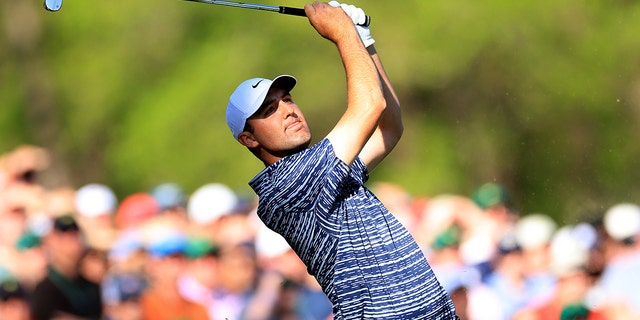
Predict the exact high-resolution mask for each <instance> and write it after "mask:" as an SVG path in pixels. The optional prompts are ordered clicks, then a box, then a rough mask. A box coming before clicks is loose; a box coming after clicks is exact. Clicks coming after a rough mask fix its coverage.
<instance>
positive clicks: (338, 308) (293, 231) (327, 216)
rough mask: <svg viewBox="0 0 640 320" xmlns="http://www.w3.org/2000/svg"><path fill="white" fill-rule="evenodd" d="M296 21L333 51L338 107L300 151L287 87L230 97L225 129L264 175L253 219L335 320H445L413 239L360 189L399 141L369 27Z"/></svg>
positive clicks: (324, 11) (351, 13)
mask: <svg viewBox="0 0 640 320" xmlns="http://www.w3.org/2000/svg"><path fill="white" fill-rule="evenodd" d="M305 12H306V15H307V17H308V18H309V22H310V23H311V25H312V26H313V27H314V28H315V30H316V31H317V32H318V33H319V34H320V35H321V36H322V37H324V38H326V39H328V40H329V41H331V42H332V43H333V44H335V45H336V47H337V49H338V52H339V54H340V57H341V59H342V63H343V66H344V69H345V73H346V84H347V99H346V100H347V107H346V110H345V112H344V113H343V115H342V116H341V118H340V120H339V121H338V123H337V124H336V125H335V127H334V128H333V129H332V130H331V131H330V132H329V134H328V135H327V136H326V137H325V138H324V139H322V140H320V141H319V142H318V143H316V144H314V145H313V146H310V143H311V131H310V129H309V125H308V123H307V119H306V118H305V116H304V114H303V113H302V110H301V109H300V107H299V106H298V105H297V104H296V103H295V102H294V100H293V98H292V96H291V91H292V90H293V88H294V86H295V85H296V81H297V80H296V79H295V78H294V77H292V76H289V75H282V76H278V77H276V78H275V79H273V80H270V79H265V78H253V79H249V80H246V81H244V82H242V83H241V84H240V85H239V86H238V87H237V88H236V90H235V91H234V92H233V94H232V95H231V97H230V99H229V104H228V107H227V111H226V118H227V124H228V126H229V128H230V129H231V132H232V133H233V137H234V139H236V140H237V141H238V142H240V143H241V144H242V145H244V146H245V147H247V148H248V149H249V150H250V151H251V152H252V153H253V154H254V155H255V156H256V157H257V158H258V159H259V160H261V161H262V162H263V163H264V165H265V167H266V168H265V169H264V170H263V171H262V172H260V173H259V174H258V175H257V176H256V177H255V178H254V179H253V180H251V181H250V182H249V184H250V186H251V187H252V188H253V190H254V191H255V192H256V193H257V194H258V197H259V201H260V202H259V205H258V215H259V216H260V218H261V220H262V221H263V222H264V223H265V224H266V225H267V226H268V227H269V228H271V229H272V230H274V231H276V232H278V233H280V234H281V235H282V236H283V237H284V238H285V239H286V240H287V242H288V243H289V244H290V245H291V247H292V248H293V250H294V251H295V252H296V253H297V254H298V256H299V257H300V258H301V260H302V261H303V262H304V263H305V264H306V265H307V268H308V270H309V272H310V273H311V274H313V275H314V276H315V277H316V279H317V280H318V282H319V283H320V285H321V286H322V288H323V290H324V292H325V294H326V295H327V296H328V297H329V300H330V301H331V302H332V304H333V312H334V317H335V319H353V318H368V317H369V318H379V319H380V318H385V319H426V318H428V319H435V318H439V319H453V318H455V317H456V316H455V307H454V305H453V302H452V301H451V299H450V297H449V295H448V294H447V293H446V291H445V290H444V288H443V287H442V285H441V284H440V283H439V282H438V280H437V279H436V277H435V275H434V273H433V271H432V270H431V267H430V266H429V264H428V262H427V260H426V259H425V256H424V254H423V253H422V251H421V250H420V248H419V247H418V245H417V244H416V242H415V240H414V239H413V237H412V236H411V235H410V233H409V232H408V230H407V229H406V228H405V227H404V226H402V224H401V223H400V222H399V221H398V219H396V218H395V217H394V216H393V214H391V212H389V210H388V209H387V208H386V207H385V206H384V204H382V202H381V201H380V200H379V199H378V198H377V197H376V196H375V195H374V194H373V193H372V192H371V191H370V190H369V189H368V188H366V187H365V186H364V183H365V182H366V181H367V180H368V178H369V173H370V172H371V171H372V170H374V169H375V168H376V166H377V165H378V164H379V163H380V162H381V161H382V160H383V159H384V158H385V157H386V156H387V155H388V154H389V153H390V152H391V151H392V150H393V148H394V147H395V145H396V144H397V143H398V141H399V139H400V137H401V135H402V132H403V124H402V119H401V111H400V106H399V102H398V100H397V96H396V94H395V92H394V90H393V88H392V86H391V83H390V81H389V79H388V77H387V74H386V73H385V71H384V68H383V66H382V63H381V60H380V58H379V56H378V54H377V52H376V49H375V47H374V46H373V43H374V40H373V38H372V37H371V33H370V30H369V27H363V26H359V25H357V26H355V27H354V23H360V22H362V20H364V19H365V17H366V16H365V14H364V12H363V11H362V9H360V8H357V7H355V6H351V5H346V4H340V3H337V2H335V1H332V2H330V3H325V2H314V3H312V4H307V5H306V6H305ZM345 13H346V14H345Z"/></svg>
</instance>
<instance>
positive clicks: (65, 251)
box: [31, 215, 102, 319]
mask: <svg viewBox="0 0 640 320" xmlns="http://www.w3.org/2000/svg"><path fill="white" fill-rule="evenodd" d="M43 244H44V248H45V250H46V253H47V257H48V258H49V261H48V263H49V265H48V270H47V276H46V278H44V279H43V280H42V281H40V282H39V283H38V284H37V285H36V288H35V291H34V293H33V301H32V306H31V310H32V313H33V316H34V318H35V319H52V318H56V317H73V316H76V317H84V318H87V319H100V318H101V317H102V301H101V296H100V285H99V284H97V283H93V282H91V281H89V280H87V279H86V278H84V277H83V276H82V275H81V274H80V273H79V269H78V264H79V263H80V260H81V259H82V256H83V254H84V252H85V246H84V243H83V241H82V238H81V234H80V229H79V227H78V224H76V221H75V219H74V218H73V217H72V216H69V215H65V216H61V217H58V218H55V220H54V222H53V229H52V230H51V232H49V233H48V234H47V235H46V236H45V237H44V239H43Z"/></svg>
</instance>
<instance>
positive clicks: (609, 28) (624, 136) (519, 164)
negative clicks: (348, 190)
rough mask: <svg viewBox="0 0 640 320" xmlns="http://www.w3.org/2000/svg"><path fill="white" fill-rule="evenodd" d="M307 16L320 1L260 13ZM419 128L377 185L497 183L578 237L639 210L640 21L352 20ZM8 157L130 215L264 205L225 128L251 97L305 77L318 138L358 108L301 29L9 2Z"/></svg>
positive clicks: (432, 9)
mask: <svg viewBox="0 0 640 320" xmlns="http://www.w3.org/2000/svg"><path fill="white" fill-rule="evenodd" d="M262 3H265V4H270V5H287V6H292V7H302V6H303V5H304V3H305V2H303V1H291V0H287V1H285V0H283V1H280V2H276V1H271V0H269V1H262ZM352 3H353V4H355V5H357V6H360V7H362V8H364V9H365V11H366V12H367V13H368V14H369V15H370V16H371V17H372V25H371V30H372V35H373V37H374V38H375V39H376V41H377V42H376V47H377V49H378V51H379V52H380V54H381V57H382V59H383V62H384V63H385V66H386V69H387V72H388V73H389V75H390V77H391V79H392V81H393V83H394V85H395V88H396V90H397V91H398V94H399V96H400V100H401V103H402V107H403V109H404V121H405V128H406V130H405V136H404V137H403V140H402V141H401V143H400V145H399V146H398V147H397V149H396V150H395V151H394V152H393V153H392V154H391V156H389V157H388V158H387V160H385V162H384V163H383V165H382V166H380V167H379V169H377V171H375V172H374V173H373V175H372V180H373V181H387V182H392V183H397V184H399V185H401V186H402V187H404V188H406V189H407V190H408V191H409V192H410V193H411V194H413V195H427V196H432V195H437V194H445V193H447V194H462V195H470V194H471V193H472V192H473V190H475V189H476V188H477V187H478V186H479V185H481V184H483V183H485V182H487V181H494V182H498V183H500V184H503V185H504V186H506V187H507V188H508V189H509V190H510V192H511V193H512V196H513V198H514V202H515V204H516V207H517V209H519V210H520V211H522V212H525V213H533V212H543V213H545V214H548V215H550V216H552V217H554V218H555V219H556V220H558V221H560V222H563V223H572V222H575V221H577V220H578V219H580V220H582V219H585V218H587V217H589V216H590V215H594V214H597V213H600V212H601V211H604V210H605V209H606V208H608V207H610V206H611V205H613V204H615V203H618V202H622V201H631V202H634V201H635V202H637V201H638V199H640V184H639V183H638V181H640V170H638V167H640V160H639V159H640V147H639V146H638V136H639V135H640V125H639V124H640V37H638V30H640V4H638V3H637V2H634V1H577V0H565V1H552V0H541V1H506V0H493V1H491V0H490V1H481V2H479V1H418V0H404V1H363V0H360V1H352ZM0 22H1V23H0V30H1V31H0V104H1V105H0V152H8V151H10V150H12V149H14V148H15V147H17V146H18V145H21V144H33V145H37V146H41V147H44V148H46V149H47V150H48V151H49V152H50V153H51V156H52V163H51V167H50V168H49V169H48V170H46V171H45V172H42V174H41V176H40V179H41V180H42V183H43V184H45V185H47V186H51V187H56V186H72V187H79V186H81V185H84V184H86V183H92V182H99V183H104V184H106V185H109V186H112V187H113V188H114V190H115V191H116V193H117V194H119V195H120V196H121V197H123V196H125V195H127V194H131V193H133V192H137V191H145V190H148V189H149V188H151V187H152V186H154V185H156V184H158V183H160V182H164V181H172V182H176V183H178V184H180V185H181V186H183V187H184V188H185V189H186V190H187V191H193V190H195V189H196V188H197V187H199V186H201V185H203V184H205V183H209V182H221V183H224V184H227V185H228V186H230V187H232V188H233V189H234V190H237V191H238V192H239V193H247V194H250V193H251V190H250V189H249V187H248V186H247V182H248V181H249V180H250V179H251V178H252V177H253V176H254V175H255V174H256V173H257V172H259V171H260V170H261V169H262V164H261V163H260V162H259V161H258V160H257V159H255V158H254V157H253V156H252V155H251V154H250V153H249V152H248V151H247V150H246V149H244V148H243V147H241V146H240V145H239V144H238V143H236V142H235V141H234V139H233V138H232V136H231V133H230V131H229V129H228V128H227V126H226V123H225V120H224V112H225V108H226V104H227V99H228V97H229V95H230V93H231V92H232V91H233V89H234V88H235V86H236V85H237V84H239V83H240V82H241V81H243V80H245V79H248V78H252V77H274V76H276V75H278V74H283V73H286V74H292V75H294V76H296V77H297V78H298V81H299V82H298V85H297V87H296V88H295V89H294V91H293V97H294V99H295V101H296V102H297V103H298V104H299V105H300V106H301V107H302V108H303V110H304V112H305V114H306V116H307V118H309V119H310V120H311V126H312V129H313V131H314V140H316V141H317V140H319V139H320V138H322V137H323V136H324V135H325V134H326V133H327V132H328V130H329V129H330V128H331V127H332V125H333V124H334V123H335V122H336V120H337V119H338V117H339V116H340V115H341V113H342V111H343V110H344V108H345V101H346V92H345V81H344V75H343V70H342V65H341V63H340V60H339V57H338V55H337V53H336V50H335V49H334V47H333V45H332V44H331V43H330V42H328V41H326V40H324V39H322V38H321V37H319V36H318V35H317V34H316V32H315V31H314V30H313V29H312V28H311V27H310V26H309V23H308V21H307V20H306V19H305V18H301V17H294V16H284V15H280V14H276V13H271V12H263V11H253V10H245V9H238V8H225V7H220V6H212V5H206V4H201V3H193V2H187V1H181V0H157V1H148V0H133V1H79V0H65V1H64V3H63V5H62V9H61V10H60V11H59V12H55V13H54V12H48V11H45V10H44V9H43V7H42V3H41V2H40V1H39V0H3V1H2V2H0Z"/></svg>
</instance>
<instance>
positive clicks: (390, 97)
mask: <svg viewBox="0 0 640 320" xmlns="http://www.w3.org/2000/svg"><path fill="white" fill-rule="evenodd" d="M367 51H368V52H369V54H370V56H371V60H372V61H373V63H374V65H375V67H376V70H377V72H378V75H379V77H380V83H381V86H382V93H383V95H384V99H385V101H386V105H387V107H386V109H385V111H384V113H383V114H382V118H381V119H380V122H379V123H378V129H379V130H382V131H383V135H384V136H385V137H386V139H387V141H385V142H386V143H387V144H389V143H392V144H393V145H395V143H397V141H398V140H400V137H401V136H402V133H403V131H404V126H403V124H402V112H401V109H400V100H399V99H398V95H397V94H396V92H395V90H394V89H393V86H392V85H391V81H390V80H389V77H388V76H387V73H386V71H385V69H384V66H383V65H382V60H380V56H379V55H378V53H377V52H376V49H375V47H374V46H373V45H371V46H369V47H368V48H367ZM389 140H391V141H389ZM393 140H395V141H393Z"/></svg>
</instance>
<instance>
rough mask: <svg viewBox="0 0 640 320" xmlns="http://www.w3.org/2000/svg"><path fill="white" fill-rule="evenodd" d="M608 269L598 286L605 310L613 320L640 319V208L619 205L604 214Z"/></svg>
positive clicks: (606, 268)
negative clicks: (639, 242)
mask: <svg viewBox="0 0 640 320" xmlns="http://www.w3.org/2000/svg"><path fill="white" fill-rule="evenodd" d="M604 228H605V231H606V234H607V238H606V240H605V248H604V253H605V261H606V266H605V268H604V270H603V273H602V275H601V277H600V280H599V283H598V287H597V289H598V290H599V293H601V294H602V296H603V301H602V303H603V309H604V310H605V311H604V312H606V313H607V316H608V317H610V318H611V319H639V318H640V295H639V294H638V288H640V272H638V270H640V250H639V249H638V235H639V234H640V207H638V206H637V205H635V204H631V203H621V204H617V205H615V206H613V207H611V208H609V210H607V212H606V213H605V215H604Z"/></svg>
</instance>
